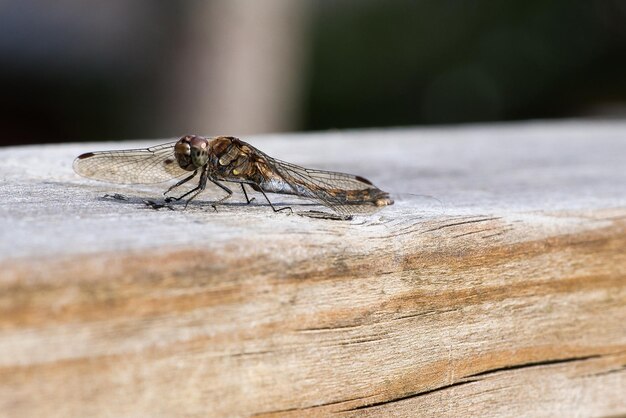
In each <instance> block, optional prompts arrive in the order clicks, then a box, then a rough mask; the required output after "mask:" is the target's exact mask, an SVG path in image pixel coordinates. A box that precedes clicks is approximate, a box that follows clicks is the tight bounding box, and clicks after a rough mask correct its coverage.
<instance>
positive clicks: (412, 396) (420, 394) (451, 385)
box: [338, 379, 480, 412]
mask: <svg viewBox="0 0 626 418" xmlns="http://www.w3.org/2000/svg"><path fill="white" fill-rule="evenodd" d="M478 380H480V379H470V380H463V381H460V382H455V383H452V384H449V385H445V386H440V387H437V388H434V389H429V390H425V391H422V392H415V393H408V394H406V395H403V396H400V397H397V398H392V399H388V400H386V401H380V402H374V403H369V404H365V405H360V406H356V407H354V408H350V409H344V410H341V411H338V412H351V411H359V410H361V409H368V408H375V407H377V406H382V405H387V404H390V403H394V402H400V401H404V400H407V399H413V398H417V397H420V396H425V395H430V394H431V393H435V392H440V391H442V390H446V389H451V388H454V387H459V386H464V385H467V384H470V383H474V382H477V381H478Z"/></svg>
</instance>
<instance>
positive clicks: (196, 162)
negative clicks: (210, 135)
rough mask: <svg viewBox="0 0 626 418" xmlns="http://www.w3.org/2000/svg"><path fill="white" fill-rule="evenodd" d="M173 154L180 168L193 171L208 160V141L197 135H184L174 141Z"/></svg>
mask: <svg viewBox="0 0 626 418" xmlns="http://www.w3.org/2000/svg"><path fill="white" fill-rule="evenodd" d="M174 155H175V156H176V161H178V165H179V166H180V167H181V168H183V169H185V170H188V171H194V170H196V169H198V168H200V167H202V166H204V165H205V164H206V163H207V161H208V160H209V141H208V140H207V139H206V138H203V137H201V136H197V135H187V136H184V137H182V138H181V139H180V140H179V141H178V142H177V143H176V146H175V147H174Z"/></svg>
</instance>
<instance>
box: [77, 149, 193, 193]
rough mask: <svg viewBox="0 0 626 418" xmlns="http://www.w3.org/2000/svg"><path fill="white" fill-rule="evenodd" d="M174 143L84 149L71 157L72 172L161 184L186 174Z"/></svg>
mask: <svg viewBox="0 0 626 418" xmlns="http://www.w3.org/2000/svg"><path fill="white" fill-rule="evenodd" d="M174 145H176V142H170V143H167V144H162V145H157V146H154V147H150V148H142V149H129V150H120V151H97V152H88V153H85V154H82V155H79V156H78V157H77V158H76V159H75V160H74V171H75V172H76V173H78V174H80V175H81V176H83V177H88V178H90V179H95V180H101V181H108V182H111V183H127V184H131V183H135V184H139V183H143V184H149V183H161V182H164V181H167V180H171V179H173V178H176V177H180V176H182V175H184V174H189V172H188V171H185V170H184V169H182V168H181V167H180V166H179V165H178V162H177V161H176V157H175V156H174Z"/></svg>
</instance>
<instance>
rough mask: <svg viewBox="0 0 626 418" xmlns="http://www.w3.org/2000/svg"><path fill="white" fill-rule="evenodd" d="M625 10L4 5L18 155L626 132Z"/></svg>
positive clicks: (3, 55)
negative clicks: (548, 121)
mask: <svg viewBox="0 0 626 418" xmlns="http://www.w3.org/2000/svg"><path fill="white" fill-rule="evenodd" d="M625 74H626V1H623V0H603V1H589V0H561V1H559V0H555V1H545V0H536V1H533V0H524V1H522V0H516V1H508V2H493V1H480V0H473V1H463V0H432V1H426V0H424V1H409V0H324V1H310V0H264V1H255V0H213V1H202V0H196V1H185V2H170V1H164V0H162V1H148V0H133V1H127V0H108V1H106V2H84V1H80V0H65V1H60V2H48V1H43V0H24V1H17V0H15V1H0V89H1V90H2V93H1V95H0V112H1V115H2V116H1V119H0V144H1V145H8V144H25V143H40V142H61V141H75V140H104V139H107V140H110V139H128V138H164V137H174V136H178V135H181V134H185V133H198V134H206V135H214V134H220V133H226V134H232V135H240V136H241V135H246V134H254V133H264V132H281V131H297V130H325V129H335V128H355V127H371V126H380V127H382V126H399V125H402V126H406V125H424V124H452V123H466V122H483V121H502V120H519V119H530V118H562V117H594V118H626V77H625V76H624V75H625Z"/></svg>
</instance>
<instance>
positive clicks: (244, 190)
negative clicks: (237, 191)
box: [239, 183, 254, 204]
mask: <svg viewBox="0 0 626 418" xmlns="http://www.w3.org/2000/svg"><path fill="white" fill-rule="evenodd" d="M239 184H241V190H243V195H244V196H245V197H246V203H247V204H250V203H251V202H252V201H253V200H254V197H253V198H252V199H249V198H248V193H246V188H245V187H243V183H239Z"/></svg>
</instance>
